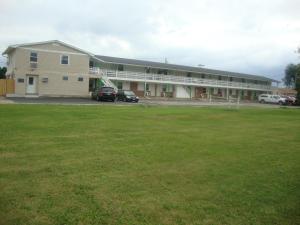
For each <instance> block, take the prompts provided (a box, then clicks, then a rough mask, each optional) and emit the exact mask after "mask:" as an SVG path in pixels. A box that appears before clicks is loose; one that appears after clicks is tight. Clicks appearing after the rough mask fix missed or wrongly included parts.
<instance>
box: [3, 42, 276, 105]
mask: <svg viewBox="0 0 300 225" xmlns="http://www.w3.org/2000/svg"><path fill="white" fill-rule="evenodd" d="M3 55H7V58H8V62H7V65H8V70H7V76H8V77H10V78H12V79H14V80H15V94H14V95H15V96H89V95H90V92H91V91H92V90H93V89H94V88H95V87H97V86H99V85H108V86H113V87H115V88H116V89H117V88H118V89H125V90H129V89H130V90H132V91H134V92H135V93H136V94H137V95H139V96H150V97H151V96H152V97H172V98H208V97H211V96H212V97H223V98H229V97H230V96H232V97H240V98H242V99H249V100H251V99H255V98H256V97H257V96H258V95H259V94H261V93H271V92H272V82H277V81H276V80H273V79H270V78H267V77H264V76H256V75H250V74H243V73H234V72H228V71H221V70H213V69H206V68H200V67H191V66H183V65H175V64H168V63H158V62H150V61H143V60H134V59H125V58H116V57H110V56H102V55H94V54H92V53H89V52H87V51H85V50H82V49H79V48H77V47H74V46H71V45H68V44H66V43H63V42H61V41H57V40H54V41H46V42H39V43H29V44H18V45H12V46H9V47H8V48H7V49H6V50H5V51H4V53H3Z"/></svg>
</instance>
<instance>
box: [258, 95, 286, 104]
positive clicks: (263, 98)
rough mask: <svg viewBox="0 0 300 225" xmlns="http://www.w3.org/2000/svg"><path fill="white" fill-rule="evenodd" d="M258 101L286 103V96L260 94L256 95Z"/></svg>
mask: <svg viewBox="0 0 300 225" xmlns="http://www.w3.org/2000/svg"><path fill="white" fill-rule="evenodd" d="M258 101H259V102H260V103H274V104H279V105H284V104H286V98H283V97H281V96H280V95H270V94H261V95H259V96H258Z"/></svg>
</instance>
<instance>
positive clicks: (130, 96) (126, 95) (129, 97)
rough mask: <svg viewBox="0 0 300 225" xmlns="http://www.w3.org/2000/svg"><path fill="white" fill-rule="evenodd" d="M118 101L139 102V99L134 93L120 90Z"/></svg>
mask: <svg viewBox="0 0 300 225" xmlns="http://www.w3.org/2000/svg"><path fill="white" fill-rule="evenodd" d="M117 99H118V100H119V101H124V102H139V97H137V96H136V95H135V94H134V92H133V91H127V90H119V91H118V93H117Z"/></svg>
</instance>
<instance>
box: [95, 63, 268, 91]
mask: <svg viewBox="0 0 300 225" xmlns="http://www.w3.org/2000/svg"><path fill="white" fill-rule="evenodd" d="M90 73H91V74H99V75H100V76H101V75H102V76H107V77H108V78H109V79H110V80H128V81H143V82H148V83H168V84H182V85H189V86H204V87H219V88H233V89H234V88H236V89H245V90H262V91H270V90H271V88H272V86H271V85H261V84H253V83H242V82H233V81H232V82H230V81H225V80H213V79H203V78H195V77H183V76H175V75H164V74H152V73H140V72H132V71H116V70H102V69H99V68H90Z"/></svg>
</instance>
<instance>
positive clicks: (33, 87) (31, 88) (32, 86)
mask: <svg viewBox="0 0 300 225" xmlns="http://www.w3.org/2000/svg"><path fill="white" fill-rule="evenodd" d="M26 93H27V94H37V78H36V76H27V83H26Z"/></svg>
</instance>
